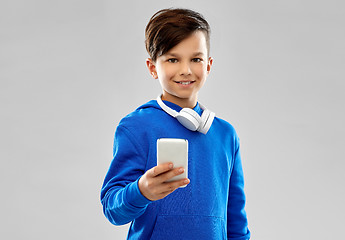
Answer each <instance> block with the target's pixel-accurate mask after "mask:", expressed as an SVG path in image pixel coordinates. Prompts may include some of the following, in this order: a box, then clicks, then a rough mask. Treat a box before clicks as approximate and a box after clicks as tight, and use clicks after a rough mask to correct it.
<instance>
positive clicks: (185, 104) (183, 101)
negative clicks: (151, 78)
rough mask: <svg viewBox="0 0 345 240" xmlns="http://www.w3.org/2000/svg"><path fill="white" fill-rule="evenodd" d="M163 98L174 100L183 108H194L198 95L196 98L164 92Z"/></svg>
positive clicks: (173, 101)
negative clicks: (180, 96) (181, 96)
mask: <svg viewBox="0 0 345 240" xmlns="http://www.w3.org/2000/svg"><path fill="white" fill-rule="evenodd" d="M162 100H165V101H168V102H172V103H174V104H176V105H178V106H180V107H181V108H192V109H193V108H194V107H195V106H196V103H197V102H198V99H197V97H194V98H178V97H175V96H171V95H166V94H164V93H163V95H162Z"/></svg>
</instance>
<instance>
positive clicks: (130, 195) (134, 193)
mask: <svg viewBox="0 0 345 240" xmlns="http://www.w3.org/2000/svg"><path fill="white" fill-rule="evenodd" d="M139 179H140V178H138V180H136V181H135V182H133V183H131V184H130V185H129V186H128V188H127V194H126V195H127V202H128V203H129V204H130V205H132V206H134V207H138V208H140V207H146V205H148V204H150V203H151V202H152V201H151V200H149V199H147V198H146V197H145V196H144V195H142V194H141V192H140V190H139V185H138V182H139Z"/></svg>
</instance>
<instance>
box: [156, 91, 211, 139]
mask: <svg viewBox="0 0 345 240" xmlns="http://www.w3.org/2000/svg"><path fill="white" fill-rule="evenodd" d="M157 103H158V105H159V106H160V107H161V108H162V109H163V110H164V111H165V112H166V113H168V114H169V115H171V116H172V117H174V118H176V119H177V120H178V121H179V122H180V123H181V124H182V125H183V126H184V127H186V128H187V129H189V130H191V131H198V132H201V133H203V134H206V133H207V132H208V130H209V129H210V127H211V125H212V122H213V119H214V117H215V115H216V114H215V113H213V112H211V111H210V110H208V109H207V108H205V107H204V106H203V105H202V104H201V103H199V105H200V108H201V109H202V110H203V113H202V114H201V117H200V116H199V114H198V113H197V112H195V111H194V110H193V109H191V108H182V110H181V111H180V112H176V111H175V110H173V109H171V108H170V107H168V106H167V105H165V104H164V102H163V101H162V99H161V96H158V97H157Z"/></svg>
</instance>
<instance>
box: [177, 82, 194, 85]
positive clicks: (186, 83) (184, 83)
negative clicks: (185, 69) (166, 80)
mask: <svg viewBox="0 0 345 240" xmlns="http://www.w3.org/2000/svg"><path fill="white" fill-rule="evenodd" d="M179 83H181V84H183V85H188V84H190V83H191V82H179Z"/></svg>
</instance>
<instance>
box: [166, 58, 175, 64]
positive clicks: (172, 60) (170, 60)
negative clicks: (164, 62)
mask: <svg viewBox="0 0 345 240" xmlns="http://www.w3.org/2000/svg"><path fill="white" fill-rule="evenodd" d="M168 62H170V63H177V59H176V58H169V59H168Z"/></svg>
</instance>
